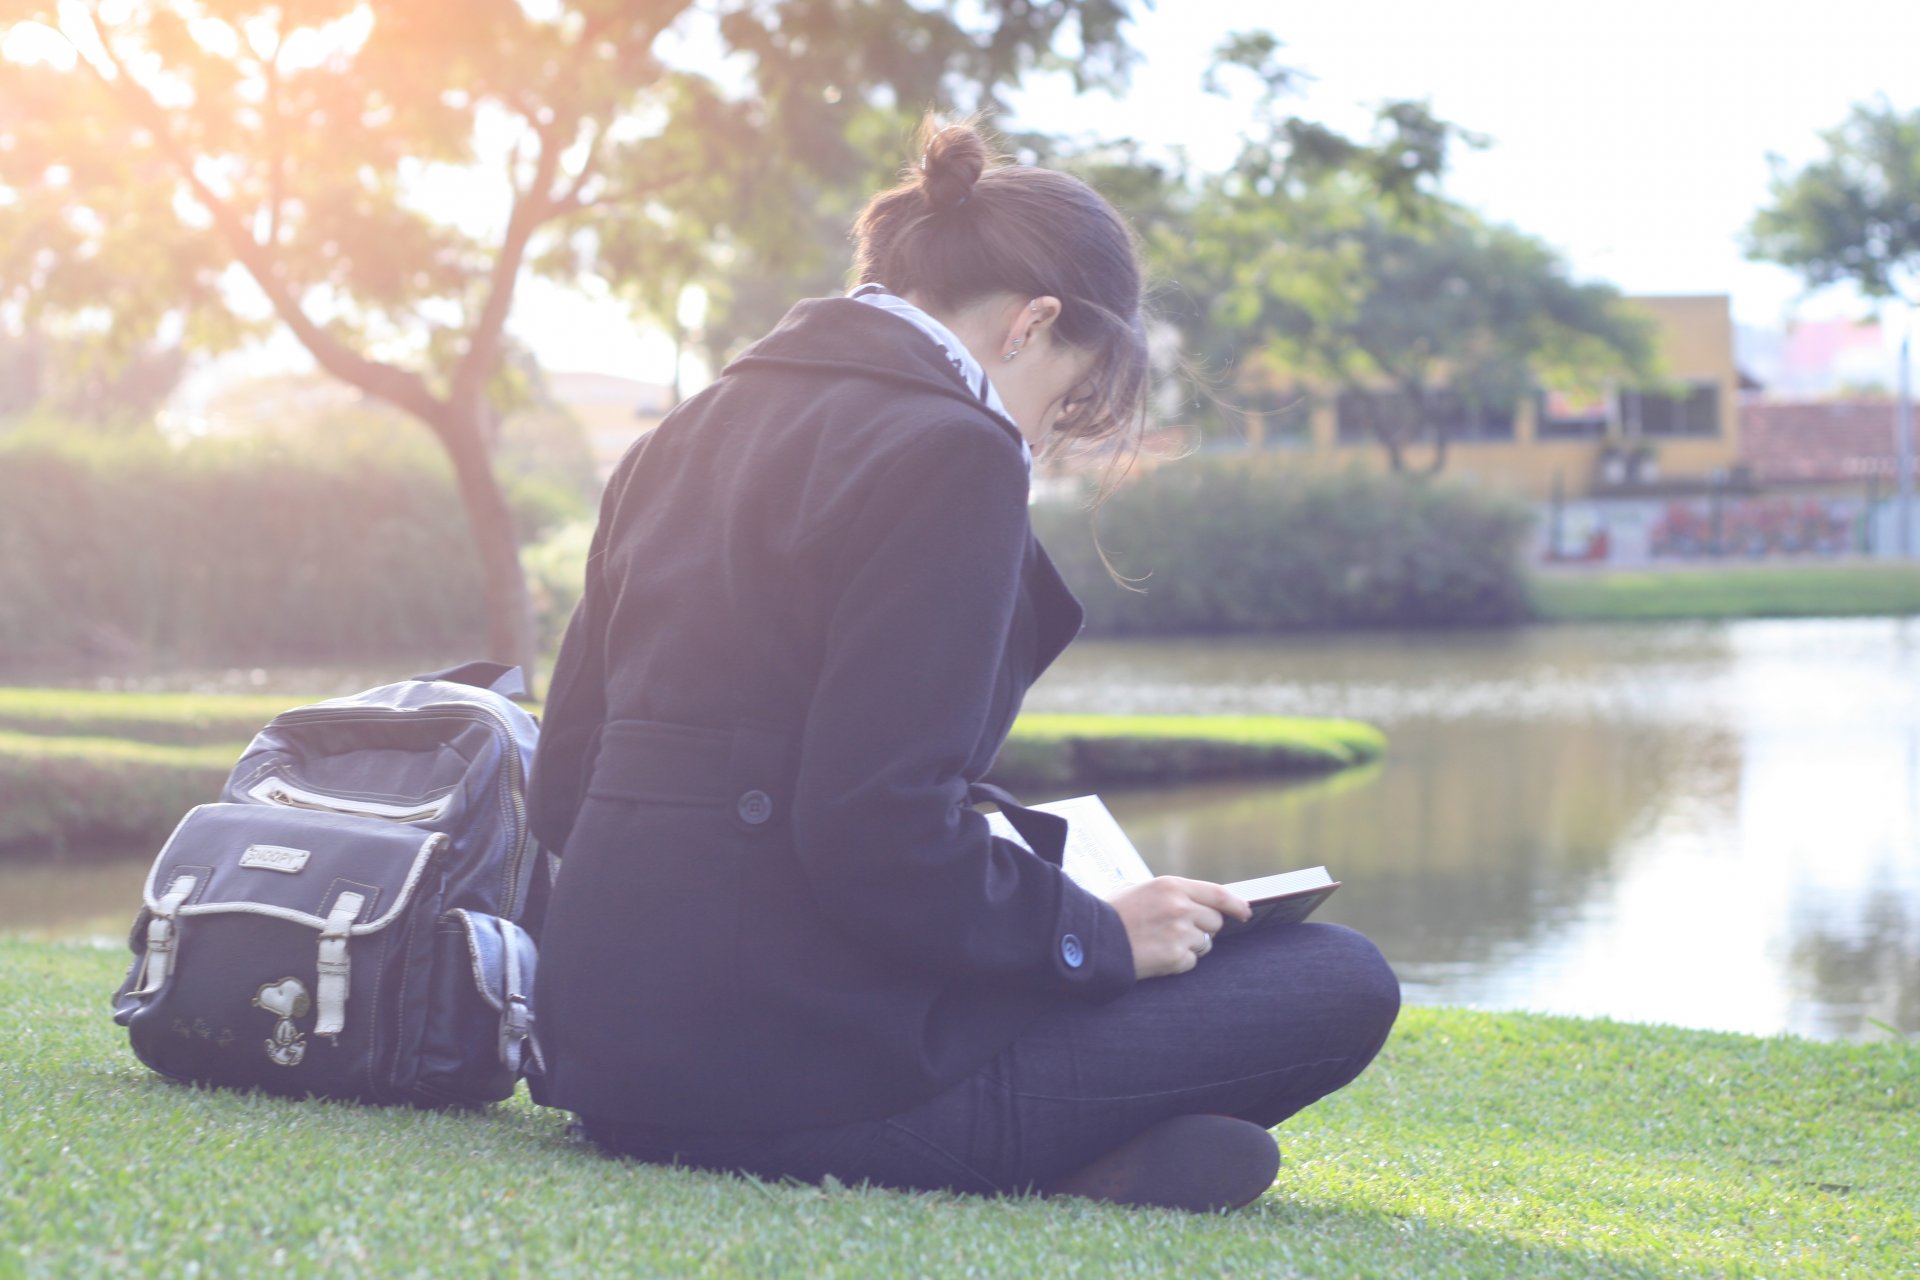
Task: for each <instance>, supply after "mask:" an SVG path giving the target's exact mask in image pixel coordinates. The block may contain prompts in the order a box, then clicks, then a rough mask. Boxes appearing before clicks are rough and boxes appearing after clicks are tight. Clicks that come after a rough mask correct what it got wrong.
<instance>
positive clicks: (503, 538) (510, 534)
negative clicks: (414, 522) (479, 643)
mask: <svg viewBox="0 0 1920 1280" xmlns="http://www.w3.org/2000/svg"><path fill="white" fill-rule="evenodd" d="M481 412H482V413H484V412H485V410H484V409H483V410H482V411H481ZM432 426H433V428H434V433H435V434H436V435H438V436H439V437H440V440H441V443H442V444H444V445H445V446H446V450H447V455H448V456H449V457H450V458H452V459H453V474H454V479H455V482H456V483H457V484H458V486H459V489H460V505H461V507H462V508H463V509H464V510H465V511H466V513H467V527H468V528H469V529H470V530H471V531H472V533H473V547H474V550H475V552H476V553H478V555H479V557H480V573H481V578H482V582H483V584H484V586H485V591H486V610H487V651H486V653H485V655H484V656H485V657H487V658H489V659H492V660H493V661H495V662H508V663H512V664H513V665H515V666H517V667H519V668H520V669H521V671H522V673H524V675H525V676H526V681H527V693H528V695H529V696H532V697H538V696H539V691H538V688H537V672H536V670H535V665H534V664H535V663H536V662H537V661H538V660H539V656H540V655H539V650H538V646H537V645H536V644H535V642H534V634H533V606H532V602H531V600H529V599H528V596H527V578H526V573H525V571H524V570H522V568H521V566H520V538H519V531H518V529H517V528H516V527H515V523H514V518H513V508H512V507H510V506H508V505H507V495H506V492H505V491H504V490H503V489H502V488H501V487H500V480H499V477H497V476H496V475H494V473H493V451H492V450H491V449H490V448H488V447H487V443H486V440H487V433H486V424H485V423H484V422H482V421H478V420H462V419H460V418H457V417H454V416H452V415H451V414H449V415H448V416H447V417H445V418H443V419H441V420H439V421H436V422H434V423H433V424H432Z"/></svg>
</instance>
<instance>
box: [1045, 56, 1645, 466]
mask: <svg viewBox="0 0 1920 1280" xmlns="http://www.w3.org/2000/svg"><path fill="white" fill-rule="evenodd" d="M1279 48H1280V46H1279V44H1278V42H1277V41H1275V40H1274V39H1273V37H1272V36H1271V35H1266V34H1264V33H1256V34H1242V35H1238V36H1235V37H1232V38H1231V39H1230V40H1229V41H1228V42H1227V44H1226V45H1225V46H1223V47H1222V49H1221V50H1220V52H1219V54H1218V58H1219V62H1218V64H1217V65H1216V67H1215V68H1214V70H1213V71H1212V72H1211V73H1210V79H1211V80H1215V81H1217V80H1218V79H1219V78H1220V77H1222V76H1224V75H1226V74H1228V73H1231V72H1235V71H1240V72H1248V73H1251V74H1252V75H1254V76H1255V77H1256V78H1257V79H1258V80H1259V81H1260V82H1261V84H1262V86H1263V88H1262V91H1261V103H1260V108H1259V109H1258V110H1257V111H1256V112H1255V113H1254V116H1253V118H1252V119H1251V120H1250V122H1249V124H1248V127H1247V131H1246V133H1245V135H1244V136H1243V138H1242V140H1241V149H1240V154H1239V156H1238V157H1237V158H1236V160H1235V162H1234V163H1233V165H1231V166H1230V167H1229V168H1228V169H1227V170H1225V171H1224V172H1221V173H1215V174H1197V173H1194V172H1192V171H1190V170H1188V169H1186V168H1184V167H1182V166H1180V165H1177V164H1167V163H1163V162H1160V161H1155V160H1150V159H1147V158H1144V157H1143V155H1142V153H1141V152H1140V150H1139V148H1138V147H1137V146H1130V145H1120V146H1107V147H1102V148H1097V149H1094V150H1091V151H1088V152H1084V153H1082V154H1079V155H1075V156H1069V157H1066V158H1065V159H1066V161H1067V163H1069V164H1070V165H1071V166H1072V167H1073V168H1074V169H1075V170H1076V171H1078V172H1079V173H1080V174H1081V175H1082V176H1083V177H1085V178H1086V179H1087V180H1088V181H1089V182H1091V183H1092V184H1093V185H1095V186H1096V187H1097V188H1099V189H1100V190H1101V191H1102V192H1104V193H1106V194H1107V196H1108V198H1109V199H1111V200H1113V201H1114V202H1115V203H1116V204H1117V205H1118V206H1119V207H1120V208H1122V209H1123V210H1124V211H1125V212H1126V213H1127V214H1128V216H1129V217H1130V218H1131V220H1132V221H1133V222H1134V223H1135V225H1136V226H1138V227H1139V229H1140V231H1141V234H1142V238H1143V240H1144V243H1145V248H1146V254H1147V258H1148V261H1149V264H1150V265H1151V267H1152V270H1153V274H1154V276H1155V277H1156V278H1157V279H1160V280H1162V281H1164V282H1166V283H1165V285H1164V286H1163V287H1162V288H1161V289H1159V290H1158V292H1157V297H1156V302H1157V306H1158V310H1159V311H1160V313H1161V314H1162V316H1163V317H1164V318H1165V319H1166V320H1167V321H1168V322H1169V323H1171V324H1172V325H1173V326H1174V327H1175V328H1176V329H1177V330H1178V331H1179V333H1180V337H1181V345H1182V348H1183V352H1184V355H1185V358H1186V360H1187V361H1188V368H1187V370H1186V372H1187V373H1188V374H1189V375H1190V377H1189V383H1190V387H1189V390H1190V391H1191V392H1192V393H1194V397H1195V403H1194V406H1193V408H1194V410H1195V413H1194V417H1195V419H1196V421H1197V422H1198V423H1199V425H1200V426H1201V427H1202V428H1203V430H1204V431H1206V432H1207V433H1208V434H1214V435H1234V434H1237V430H1236V429H1237V428H1238V427H1239V426H1240V424H1241V420H1242V419H1246V418H1249V417H1251V416H1252V415H1256V414H1260V415H1265V414H1272V413H1274V412H1276V411H1277V410H1280V409H1281V408H1283V406H1284V405H1285V404H1286V403H1289V402H1291V401H1294V400H1297V399H1298V398H1299V396H1298V394H1297V389H1298V388H1301V387H1310V388H1315V389H1318V390H1319V391H1321V392H1323V393H1337V392H1341V391H1356V392H1372V393H1378V392H1392V393H1396V394H1398V395H1400V396H1403V397H1405V398H1406V399H1407V400H1408V401H1410V402H1411V403H1410V406H1409V408H1410V411H1411V412H1410V414H1409V415H1408V416H1409V421H1408V422H1407V423H1406V424H1405V426H1404V427H1399V428H1397V429H1383V430H1381V431H1380V432H1379V433H1378V434H1379V437H1380V443H1381V444H1382V446H1383V447H1384V448H1385V449H1386V451H1387V455H1388V459H1389V461H1390V462H1391V464H1392V465H1393V467H1394V469H1396V470H1399V469H1402V468H1403V467H1407V466H1409V463H1410V459H1409V458H1408V457H1407V451H1408V449H1409V447H1410V446H1412V445H1414V444H1415V443H1417V442H1430V443H1432V444H1433V445H1435V446H1436V447H1435V449H1434V451H1433V453H1432V455H1431V457H1430V459H1429V460H1428V462H1427V464H1426V467H1425V469H1427V470H1432V471H1438V470H1441V469H1442V468H1443V467H1444V465H1445V461H1446V445H1447V432H1448V427H1447V425H1446V415H1445V414H1444V413H1441V412H1439V411H1438V405H1437V404H1435V403H1432V402H1433V401H1435V400H1437V399H1438V398H1439V397H1440V396H1442V395H1449V396H1452V397H1456V398H1457V399H1459V400H1461V401H1464V402H1467V403H1470V404H1473V405H1478V406H1485V407H1487V408H1489V409H1504V408H1507V407H1510V406H1513V405H1515V404H1517V403H1518V402H1519V401H1520V400H1521V399H1522V398H1523V397H1525V396H1527V395H1529V394H1531V392H1532V390H1533V388H1535V387H1536V386H1541V385H1546V386H1554V387H1563V386H1572V387H1580V388H1584V387H1587V386H1590V385H1593V384H1595V383H1596V382H1598V381H1600V380H1603V379H1606V378H1618V379H1621V380H1624V381H1630V382H1637V381H1641V380H1644V379H1648V378H1651V377H1653V376H1655V375H1654V370H1653V367H1652V362H1653V357H1652V351H1653V343H1652V329H1651V326H1650V324H1649V323H1648V322H1647V321H1646V320H1644V318H1642V317H1639V316H1637V315H1635V314H1633V313H1631V312H1629V311H1627V310H1625V309H1624V308H1623V307H1622V306H1621V305H1620V298H1619V293H1618V291H1617V290H1615V289H1613V288H1612V287H1611V286H1605V285H1598V284H1580V283H1576V282H1575V281H1573V280H1572V279H1570V278H1569V276H1568V274H1567V269H1566V265H1565V264H1564V262H1562V261H1561V259H1560V258H1559V257H1558V255H1557V254H1555V253H1554V252H1553V251H1552V250H1551V249H1549V248H1548V247H1547V246H1546V245H1544V244H1542V243H1541V242H1540V241H1538V240H1536V239H1534V238H1533V237H1531V236H1528V235H1525V234H1524V233H1522V232H1520V231H1517V230H1515V229H1513V228H1511V227H1505V226H1499V225H1495V224H1492V223H1489V222H1487V221H1486V220H1484V219H1482V218H1480V217H1479V216H1477V215H1475V214H1474V213H1472V212H1471V211H1470V210H1468V209H1465V208H1464V207H1462V206H1460V205H1457V204H1455V203H1453V202H1451V201H1449V200H1447V199H1445V198H1444V197H1443V196H1442V195H1441V194H1440V193H1439V189H1438V188H1439V184H1440V181H1441V179H1442V178H1443V177H1444V175H1445V173H1446V170H1447V166H1448V164H1449V162H1450V160H1451V158H1452V156H1453V154H1454V152H1455V151H1456V150H1457V148H1458V147H1460V146H1462V145H1465V146H1481V145H1484V143H1485V140H1484V139H1482V138H1480V137H1478V136H1477V135H1474V134H1471V133H1469V132H1467V131H1465V130H1463V129H1461V128H1460V127H1458V126H1457V125H1453V124H1451V123H1449V122H1447V121H1445V120H1442V119H1440V118H1439V117H1437V116H1435V115H1434V114H1433V112H1432V110H1431V109H1430V108H1429V107H1428V106H1427V105H1426V104H1425V103H1420V102H1407V101H1399V102H1389V103H1386V104H1384V105H1383V106H1381V107H1380V108H1379V110H1378V111H1377V112H1376V114H1375V121H1374V129H1373V132H1372V135H1371V136H1370V137H1368V138H1364V139H1361V138H1351V137H1348V136H1346V135H1344V134H1341V133H1338V132H1336V131H1334V130H1331V129H1329V128H1327V127H1326V126H1325V125H1322V124H1319V123H1317V122H1313V121H1308V120H1303V119H1301V118H1299V117H1297V116H1288V115H1286V114H1284V113H1283V112H1282V111H1281V109H1280V102H1281V99H1282V98H1284V97H1285V95H1286V94H1287V93H1288V92H1290V91H1291V88H1292V86H1293V83H1294V80H1295V78H1296V73H1294V72H1292V71H1291V70H1290V69H1288V68H1287V67H1285V66H1284V65H1282V64H1281V63H1280V61H1279Z"/></svg>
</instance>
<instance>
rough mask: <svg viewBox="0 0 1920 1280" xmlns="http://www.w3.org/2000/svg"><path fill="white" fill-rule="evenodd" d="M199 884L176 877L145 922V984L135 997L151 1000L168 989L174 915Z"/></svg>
mask: <svg viewBox="0 0 1920 1280" xmlns="http://www.w3.org/2000/svg"><path fill="white" fill-rule="evenodd" d="M198 883H199V880H198V879H197V878H196V877H194V876H176V877H175V878H174V881H173V883H172V884H170V885H168V886H167V894H166V896H165V897H164V898H161V899H160V904H159V905H158V906H157V907H155V908H154V909H153V918H152V919H151V920H149V921H147V960H146V981H145V982H143V983H141V984H140V990H139V991H137V992H135V994H136V995H143V996H150V995H152V994H153V993H154V992H156V991H158V990H160V988H162V987H164V986H166V985H167V975H168V974H169V973H171V972H172V971H173V948H174V936H173V934H174V926H173V917H174V913H175V912H177V911H179V910H180V904H181V903H183V902H185V901H186V900H187V899H188V898H189V897H191V896H192V895H193V886H194V885H196V884H198Z"/></svg>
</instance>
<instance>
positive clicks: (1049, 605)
mask: <svg viewBox="0 0 1920 1280" xmlns="http://www.w3.org/2000/svg"><path fill="white" fill-rule="evenodd" d="M1025 578H1026V582H1025V583H1024V587H1025V592H1024V594H1025V595H1026V596H1027V598H1028V600H1029V601H1030V602H1031V604H1032V606H1033V615H1034V654H1033V670H1032V672H1031V673H1030V674H1029V675H1028V676H1027V682H1028V683H1029V684H1031V683H1032V682H1033V681H1035V680H1038V679H1039V678H1040V676H1041V673H1042V672H1044V671H1046V669H1047V668H1048V667H1050V666H1052V665H1053V660H1054V659H1055V658H1057V657H1059V656H1060V654H1061V652H1062V651H1063V650H1064V649H1065V648H1066V647H1067V646H1068V645H1069V644H1072V643H1073V638H1074V637H1075V636H1077V635H1079V634H1080V628H1081V626H1082V624H1083V623H1085V621H1086V616H1087V611H1086V609H1085V608H1083V607H1082V606H1081V604H1080V600H1079V598H1078V597H1076V596H1075V595H1074V594H1073V591H1072V590H1071V589H1070V588H1069V587H1068V586H1067V584H1066V580H1065V579H1063V578H1062V577H1061V576H1060V571H1059V570H1058V569H1057V568H1055V567H1054V563H1053V557H1052V556H1050V555H1048V554H1047V549H1046V548H1045V547H1044V546H1042V545H1040V539H1039V538H1037V537H1035V536H1034V535H1033V534H1031V533H1029V534H1028V535H1027V572H1026V574H1025Z"/></svg>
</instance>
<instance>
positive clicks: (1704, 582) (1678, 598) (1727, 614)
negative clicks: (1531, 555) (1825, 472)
mask: <svg viewBox="0 0 1920 1280" xmlns="http://www.w3.org/2000/svg"><path fill="white" fill-rule="evenodd" d="M1529 590H1530V594H1531V596H1532V599H1533V608H1534V611H1535V613H1536V614H1537V615H1538V616H1539V617H1541V618H1542V619H1544V620H1546V621H1549V622H1642V621H1657V620H1666V619H1683V618H1843V617H1869V616H1872V617H1883V616H1896V617H1897V616H1901V615H1907V614H1920V569H1916V568H1914V567H1913V566H1911V565H1893V564H1886V565H1871V564H1829V565H1804V566H1802V565H1793V566H1785V565H1742V564H1735V565H1726V566H1716V567H1711V568H1709V567H1704V566H1688V567H1686V568H1678V569H1670V570H1664V571H1646V572H1632V573H1615V572H1593V573H1581V572H1573V571H1569V572H1564V573H1536V574H1535V575H1534V577H1533V580H1532V583H1531V585H1530V588H1529Z"/></svg>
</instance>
